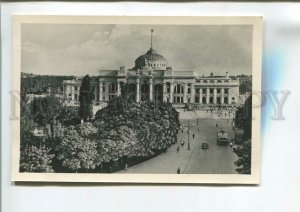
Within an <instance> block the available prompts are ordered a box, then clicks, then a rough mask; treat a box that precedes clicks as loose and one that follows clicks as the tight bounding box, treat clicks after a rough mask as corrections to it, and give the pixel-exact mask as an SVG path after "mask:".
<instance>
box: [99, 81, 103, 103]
mask: <svg viewBox="0 0 300 212" xmlns="http://www.w3.org/2000/svg"><path fill="white" fill-rule="evenodd" d="M99 101H100V102H102V101H103V83H102V82H99Z"/></svg>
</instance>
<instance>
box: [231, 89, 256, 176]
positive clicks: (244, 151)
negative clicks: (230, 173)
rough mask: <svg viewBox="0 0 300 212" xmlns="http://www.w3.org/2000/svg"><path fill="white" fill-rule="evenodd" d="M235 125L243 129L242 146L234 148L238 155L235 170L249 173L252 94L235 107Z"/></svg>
mask: <svg viewBox="0 0 300 212" xmlns="http://www.w3.org/2000/svg"><path fill="white" fill-rule="evenodd" d="M235 126H236V127H239V128H241V129H243V130H244V136H243V143H242V146H240V147H237V148H235V149H234V153H235V154H236V155H237V156H238V157H239V159H238V160H237V161H236V162H235V165H236V166H237V169H236V171H237V172H238V173H240V174H251V139H252V138H251V132H252V95H250V96H249V97H248V98H247V100H246V101H245V104H244V105H243V106H242V107H240V108H238V109H237V111H236V117H235Z"/></svg>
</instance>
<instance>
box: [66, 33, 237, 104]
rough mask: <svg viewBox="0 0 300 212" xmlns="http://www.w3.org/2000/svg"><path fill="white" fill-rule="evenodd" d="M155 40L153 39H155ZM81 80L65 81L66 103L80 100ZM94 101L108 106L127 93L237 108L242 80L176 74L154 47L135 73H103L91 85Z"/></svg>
mask: <svg viewBox="0 0 300 212" xmlns="http://www.w3.org/2000/svg"><path fill="white" fill-rule="evenodd" d="M151 40H152V35H151ZM80 86H81V79H73V80H65V81H63V97H64V99H65V100H77V101H78V100H79V93H80ZM91 86H92V90H93V98H94V100H95V101H97V102H108V101H109V100H111V99H112V98H114V97H116V96H118V95H121V92H122V89H126V90H127V91H128V93H129V94H130V95H131V97H132V98H133V99H134V100H135V101H136V102H140V101H169V102H171V103H173V104H185V103H195V104H199V105H217V104H219V105H235V104H237V103H238V99H239V80H238V79H232V78H231V77H229V74H228V72H226V74H224V76H214V75H213V73H211V75H210V76H198V74H197V72H194V71H188V70H187V71H175V70H173V69H172V67H171V66H169V65H168V61H167V60H166V58H165V57H164V56H162V55H160V54H158V53H157V52H156V51H155V50H154V49H153V47H152V41H151V47H150V49H149V50H148V51H147V52H146V53H145V54H143V55H141V56H139V57H138V58H137V59H136V60H135V66H134V67H133V68H132V69H126V68H125V67H124V66H121V67H120V69H117V70H101V71H100V73H99V76H98V78H96V79H95V80H92V81H91Z"/></svg>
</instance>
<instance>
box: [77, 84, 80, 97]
mask: <svg viewBox="0 0 300 212" xmlns="http://www.w3.org/2000/svg"><path fill="white" fill-rule="evenodd" d="M79 96H80V86H78V87H77V100H78V101H79Z"/></svg>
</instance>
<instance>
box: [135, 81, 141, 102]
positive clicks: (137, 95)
mask: <svg viewBox="0 0 300 212" xmlns="http://www.w3.org/2000/svg"><path fill="white" fill-rule="evenodd" d="M136 102H140V79H139V78H137V79H136Z"/></svg>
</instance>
